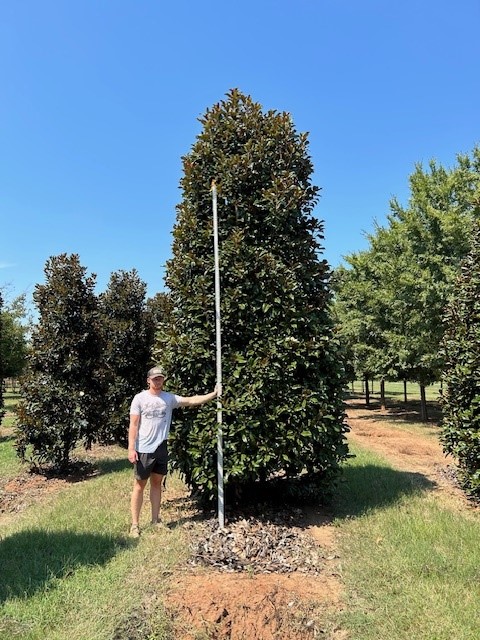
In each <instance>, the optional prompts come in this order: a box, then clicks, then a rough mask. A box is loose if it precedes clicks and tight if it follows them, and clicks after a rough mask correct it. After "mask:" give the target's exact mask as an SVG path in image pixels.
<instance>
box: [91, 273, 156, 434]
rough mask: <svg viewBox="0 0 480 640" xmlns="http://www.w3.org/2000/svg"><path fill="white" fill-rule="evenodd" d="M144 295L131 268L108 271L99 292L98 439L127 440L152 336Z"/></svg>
mask: <svg viewBox="0 0 480 640" xmlns="http://www.w3.org/2000/svg"><path fill="white" fill-rule="evenodd" d="M145 296H146V285H145V283H144V282H142V281H141V280H140V278H139V275H138V273H137V271H136V270H135V269H133V270H132V271H130V272H126V271H118V272H116V273H112V274H111V276H110V281H109V284H108V288H107V290H106V291H105V292H104V293H102V294H101V295H100V296H99V317H100V332H101V335H102V357H101V362H100V363H99V372H98V373H99V376H100V377H101V379H102V382H103V387H104V391H103V410H104V420H103V421H102V424H101V425H100V426H99V430H98V432H97V433H96V434H95V437H96V439H98V440H99V441H100V442H103V443H108V442H120V443H122V444H126V443H127V432H128V421H129V407H130V402H131V400H132V398H133V396H134V394H135V393H138V391H140V390H141V389H142V388H143V387H144V386H145V381H146V375H147V373H146V372H147V369H148V367H149V365H150V364H151V357H152V354H151V351H152V347H153V337H154V325H153V316H152V313H151V312H149V311H147V307H146V300H145Z"/></svg>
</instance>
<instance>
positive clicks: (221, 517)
mask: <svg viewBox="0 0 480 640" xmlns="http://www.w3.org/2000/svg"><path fill="white" fill-rule="evenodd" d="M212 209H213V254H214V261H215V333H216V338H217V340H216V344H217V390H218V395H217V484H218V526H219V527H220V529H223V528H224V526H225V503H224V493H223V430H222V334H221V326H220V265H219V259H218V217H217V186H216V184H215V181H213V182H212Z"/></svg>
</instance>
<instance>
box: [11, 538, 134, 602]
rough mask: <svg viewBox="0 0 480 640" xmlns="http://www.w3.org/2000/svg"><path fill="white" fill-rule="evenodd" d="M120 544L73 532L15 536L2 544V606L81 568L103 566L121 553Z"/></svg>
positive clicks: (52, 583)
mask: <svg viewBox="0 0 480 640" xmlns="http://www.w3.org/2000/svg"><path fill="white" fill-rule="evenodd" d="M121 542H122V541H121V540H115V539H113V538H111V537H108V536H102V535H98V534H91V533H82V534H77V533H72V532H70V531H58V532H52V531H45V530H40V529H31V530H27V531H22V532H20V533H16V534H13V535H12V536H10V537H8V538H5V539H3V540H1V541H0V567H1V576H2V577H1V580H0V602H3V601H4V600H7V599H9V598H15V597H21V598H25V597H27V598H28V597H30V596H32V595H34V594H35V593H36V592H37V591H39V590H43V589H46V588H49V587H51V586H53V585H54V584H55V581H56V580H58V579H62V578H65V577H67V576H69V575H72V574H73V573H74V572H75V571H76V570H77V569H79V568H80V567H83V566H87V565H88V566H92V565H103V564H105V563H106V562H108V561H109V560H110V559H111V558H112V557H113V556H114V555H115V554H116V553H117V552H118V549H119V545H120V543H121ZM124 544H125V543H124Z"/></svg>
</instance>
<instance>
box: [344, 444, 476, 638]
mask: <svg viewBox="0 0 480 640" xmlns="http://www.w3.org/2000/svg"><path fill="white" fill-rule="evenodd" d="M354 452H355V454H356V458H354V459H353V460H351V461H350V462H349V464H348V466H347V468H346V470H345V479H344V483H343V484H342V487H341V490H340V492H339V495H338V498H337V505H336V509H337V521H336V523H337V526H338V530H339V536H340V548H341V554H340V555H341V557H342V558H343V563H342V566H343V579H344V582H345V587H346V603H345V604H346V607H345V610H344V612H343V613H342V614H341V616H340V619H339V623H340V624H341V626H342V628H345V629H348V631H349V633H350V637H351V638H355V640H377V639H378V638H395V639H396V640H411V638H422V640H447V639H448V640H450V639H451V638H455V640H474V639H476V638H478V630H479V629H480V610H479V608H478V602H479V599H480V545H479V544H478V540H479V533H480V531H479V514H478V511H477V512H475V511H474V510H473V509H472V510H471V511H465V512H459V511H458V510H452V509H451V508H449V507H448V506H447V504H443V503H442V500H441V498H440V497H437V496H435V497H434V495H433V494H432V493H431V492H430V491H429V490H430V489H431V484H430V483H429V481H428V480H426V479H425V478H424V477H423V476H421V475H419V474H412V473H405V472H401V471H397V470H395V469H392V468H391V467H389V466H388V465H387V464H386V463H385V462H384V461H383V460H382V459H381V458H379V457H377V456H375V455H373V454H371V453H370V452H368V451H366V450H363V449H358V448H355V451H354Z"/></svg>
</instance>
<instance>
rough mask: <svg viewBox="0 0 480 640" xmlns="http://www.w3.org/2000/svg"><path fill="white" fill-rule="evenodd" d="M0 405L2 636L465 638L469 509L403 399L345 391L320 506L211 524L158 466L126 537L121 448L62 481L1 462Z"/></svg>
mask: <svg viewBox="0 0 480 640" xmlns="http://www.w3.org/2000/svg"><path fill="white" fill-rule="evenodd" d="M358 391H359V392H360V388H358ZM402 392H403V390H402ZM7 402H8V407H7V408H8V410H9V413H8V414H7V417H6V419H4V421H3V423H2V427H1V429H0V566H1V568H2V580H1V582H0V639H1V640H11V639H15V638H21V639H24V640H44V639H45V638H46V639H51V640H60V639H62V640H63V639H64V638H65V637H68V638H69V640H137V639H138V640H140V639H142V640H145V639H149V640H207V639H212V640H213V639H220V640H227V639H230V640H240V639H242V640H243V639H245V640H246V639H247V638H248V640H270V639H272V640H273V639H274V638H275V639H282V640H300V639H302V640H303V639H308V638H329V639H331V640H343V639H351V640H374V639H375V640H378V638H395V639H396V640H407V639H408V640H411V638H422V640H447V639H448V640H450V639H451V638H455V639H456V640H474V639H476V638H477V637H478V629H479V628H480V612H479V609H478V601H479V598H480V586H479V585H480V545H478V539H479V533H480V529H479V508H478V506H476V505H475V504H473V503H471V502H469V501H468V500H467V499H466V498H465V497H464V495H463V494H462V492H461V491H460V489H459V488H458V487H457V485H456V482H455V472H454V465H453V462H452V460H450V459H446V458H445V457H444V455H443V453H442V450H441V447H440V445H439V443H438V427H437V425H436V423H435V422H434V421H433V420H431V421H430V422H428V423H426V424H422V423H420V422H419V421H418V417H417V414H416V405H415V398H413V397H412V404H410V405H409V406H407V407H402V406H401V403H400V402H398V403H396V404H395V405H394V406H391V407H390V408H387V409H386V410H384V411H382V410H380V409H379V408H378V407H376V406H373V407H371V408H370V409H367V408H365V406H364V402H363V398H362V397H361V396H360V395H355V393H353V394H352V396H351V397H350V399H349V400H348V422H349V426H350V428H351V430H350V433H349V434H348V439H349V445H350V449H351V452H352V454H354V457H352V458H350V459H349V461H348V463H347V464H346V465H345V468H344V472H343V476H342V478H341V481H340V483H339V486H338V488H337V490H336V492H335V495H334V498H333V500H332V503H331V504H328V505H322V504H316V503H312V504H308V505H296V506H289V505H286V504H281V503H280V504H276V505H273V504H263V505H260V506H258V507H256V508H255V507H254V506H253V505H252V507H251V508H250V509H248V510H246V509H244V510H243V511H242V512H235V511H234V510H232V509H231V508H230V507H229V505H227V506H226V507H227V511H226V515H227V519H226V528H225V530H224V531H219V530H218V527H217V526H216V520H215V517H214V515H213V514H209V513H203V512H201V511H200V510H199V508H198V506H197V504H196V503H195V501H194V500H193V499H192V498H191V497H190V496H189V493H188V491H187V489H186V487H185V486H184V485H183V483H182V481H181V480H180V478H178V477H175V476H172V477H171V478H169V481H168V483H167V490H166V492H165V495H164V503H163V507H162V510H163V516H164V520H165V523H166V526H165V528H164V529H163V530H152V529H149V528H148V527H145V528H144V529H143V531H142V535H141V537H140V538H139V539H138V540H132V539H130V538H128V535H127V532H128V526H129V495H130V488H131V482H132V470H131V465H130V464H129V463H128V461H127V460H126V455H125V451H124V450H122V449H120V448H118V447H108V448H95V449H93V450H92V451H91V452H89V453H88V455H87V454H85V453H83V452H78V456H79V457H82V458H83V464H82V465H81V467H80V471H79V473H78V474H77V475H76V476H74V477H68V478H63V479H59V478H48V477H46V476H42V475H35V474H30V473H28V471H27V470H26V469H24V468H23V467H22V466H21V464H20V463H19V462H18V460H17V459H16V457H15V452H14V450H13V422H14V418H13V415H12V414H11V410H12V408H13V405H14V403H15V398H14V397H11V396H9V395H8V394H7ZM142 520H143V522H148V504H146V505H145V506H144V513H142Z"/></svg>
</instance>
